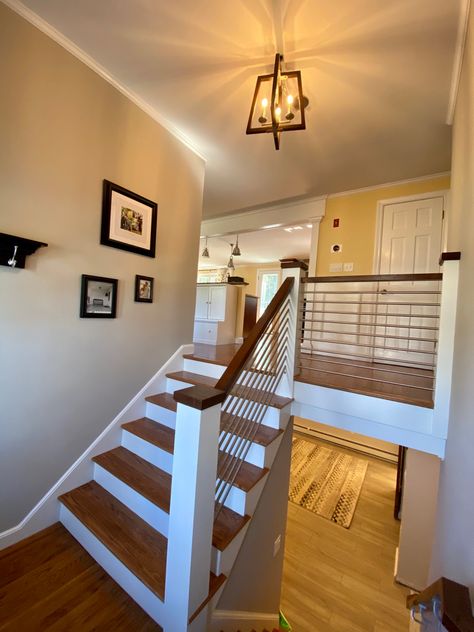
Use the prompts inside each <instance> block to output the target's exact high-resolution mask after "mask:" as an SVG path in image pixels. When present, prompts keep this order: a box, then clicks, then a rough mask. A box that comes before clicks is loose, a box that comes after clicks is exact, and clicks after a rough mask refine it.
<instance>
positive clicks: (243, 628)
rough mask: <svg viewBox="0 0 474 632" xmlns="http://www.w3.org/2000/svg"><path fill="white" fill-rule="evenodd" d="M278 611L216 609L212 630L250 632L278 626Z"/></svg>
mask: <svg viewBox="0 0 474 632" xmlns="http://www.w3.org/2000/svg"><path fill="white" fill-rule="evenodd" d="M279 622H280V616H279V614H278V613H275V614H273V613H268V612H246V611H243V610H214V612H213V613H212V619H211V629H210V632H221V631H222V632H235V630H237V629H238V630H240V632H250V631H251V630H252V629H254V628H255V629H257V628H264V627H266V628H270V629H273V628H278V624H279Z"/></svg>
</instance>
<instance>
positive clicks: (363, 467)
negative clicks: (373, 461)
mask: <svg viewBox="0 0 474 632" xmlns="http://www.w3.org/2000/svg"><path fill="white" fill-rule="evenodd" d="M368 465H369V464H368V461H364V460H363V459H359V458H357V457H355V456H350V455H349V454H344V453H343V452H338V451H337V450H332V449H331V448H328V447H326V446H323V445H320V444H318V443H312V442H310V441H305V440H304V439H300V438H299V437H294V438H293V450H292V455H291V475H290V491H289V499H290V500H291V501H292V502H294V503H296V504H297V505H300V506H301V507H304V508H305V509H309V510H310V511H312V512H313V513H315V514H318V516H322V517H323V518H326V519H327V520H331V521H332V522H335V523H336V524H338V525H340V526H341V527H345V528H346V529H348V528H349V527H350V524H351V522H352V518H353V516H354V512H355V508H356V505H357V501H358V499H359V495H360V491H361V489H362V484H363V482H364V478H365V473H366V472H367V467H368Z"/></svg>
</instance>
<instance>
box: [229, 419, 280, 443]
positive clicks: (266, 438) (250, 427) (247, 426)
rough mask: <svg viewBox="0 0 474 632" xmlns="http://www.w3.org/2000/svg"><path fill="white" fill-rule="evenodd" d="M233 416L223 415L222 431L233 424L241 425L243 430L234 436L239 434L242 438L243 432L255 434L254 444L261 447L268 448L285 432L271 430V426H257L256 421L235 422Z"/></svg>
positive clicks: (277, 429)
mask: <svg viewBox="0 0 474 632" xmlns="http://www.w3.org/2000/svg"><path fill="white" fill-rule="evenodd" d="M232 419H233V416H232V415H230V414H229V413H222V414H221V430H227V428H228V426H229V424H230V423H231V422H232V423H233V424H234V425H235V424H236V423H237V424H240V426H241V428H242V429H241V430H240V431H238V432H233V433H232V434H237V435H238V436H242V431H243V430H245V434H250V435H251V434H253V433H254V432H255V436H254V438H253V442H254V443H258V444H259V445H263V446H265V447H266V446H268V445H270V443H272V442H273V441H275V439H277V438H278V437H279V436H280V435H281V434H282V433H283V430H281V429H280V428H270V426H265V425H263V424H257V423H256V422H254V421H251V420H249V419H244V418H243V417H240V418H239V419H238V420H235V419H234V420H233V421H232Z"/></svg>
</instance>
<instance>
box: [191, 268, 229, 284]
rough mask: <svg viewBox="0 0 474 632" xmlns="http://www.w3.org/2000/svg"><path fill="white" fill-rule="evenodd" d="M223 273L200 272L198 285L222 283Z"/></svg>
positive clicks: (216, 271) (215, 271) (213, 271)
mask: <svg viewBox="0 0 474 632" xmlns="http://www.w3.org/2000/svg"><path fill="white" fill-rule="evenodd" d="M222 276H223V275H222V272H221V271H220V270H212V271H210V272H201V271H199V272H198V278H197V282H198V283H221V282H222Z"/></svg>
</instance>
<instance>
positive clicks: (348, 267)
mask: <svg viewBox="0 0 474 632" xmlns="http://www.w3.org/2000/svg"><path fill="white" fill-rule="evenodd" d="M353 270H354V264H353V263H345V264H344V272H352V271H353Z"/></svg>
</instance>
